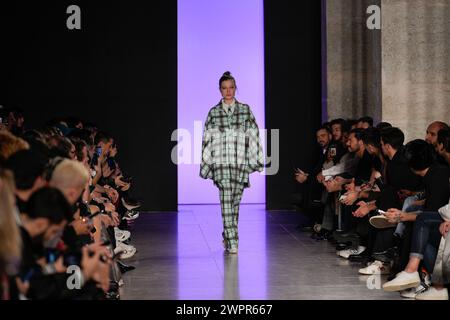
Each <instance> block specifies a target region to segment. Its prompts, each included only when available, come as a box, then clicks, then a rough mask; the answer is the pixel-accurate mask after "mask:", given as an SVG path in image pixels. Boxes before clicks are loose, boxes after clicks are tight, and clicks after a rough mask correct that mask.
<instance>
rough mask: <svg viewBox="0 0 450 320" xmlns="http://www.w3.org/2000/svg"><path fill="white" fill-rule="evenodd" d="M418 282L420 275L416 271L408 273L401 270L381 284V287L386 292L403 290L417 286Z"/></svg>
mask: <svg viewBox="0 0 450 320" xmlns="http://www.w3.org/2000/svg"><path fill="white" fill-rule="evenodd" d="M419 284H420V277H419V273H418V272H413V273H408V272H406V271H402V272H400V273H398V274H397V276H396V277H395V279H393V280H391V281H388V282H386V283H385V284H383V289H384V291H388V292H394V291H403V290H406V289H409V288H415V287H418V286H419Z"/></svg>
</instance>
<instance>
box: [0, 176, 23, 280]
mask: <svg viewBox="0 0 450 320" xmlns="http://www.w3.org/2000/svg"><path fill="white" fill-rule="evenodd" d="M17 214H18V212H17V208H16V206H15V197H14V179H13V175H12V173H11V172H10V171H8V170H3V169H0V273H1V272H3V271H5V269H6V268H8V267H9V266H10V265H11V264H14V263H16V262H18V261H19V259H20V256H21V246H22V241H21V237H20V232H19V227H18V225H17V219H16V218H17V217H16V215H17Z"/></svg>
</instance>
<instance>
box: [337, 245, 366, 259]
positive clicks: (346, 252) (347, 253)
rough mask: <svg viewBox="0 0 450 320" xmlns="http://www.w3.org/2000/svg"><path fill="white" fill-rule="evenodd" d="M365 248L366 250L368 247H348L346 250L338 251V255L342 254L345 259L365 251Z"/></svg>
mask: <svg viewBox="0 0 450 320" xmlns="http://www.w3.org/2000/svg"><path fill="white" fill-rule="evenodd" d="M364 250H366V247H363V246H358V248H357V249H346V250H341V251H338V256H340V257H342V258H344V259H348V257H350V256H351V255H358V254H361V253H363V252H364Z"/></svg>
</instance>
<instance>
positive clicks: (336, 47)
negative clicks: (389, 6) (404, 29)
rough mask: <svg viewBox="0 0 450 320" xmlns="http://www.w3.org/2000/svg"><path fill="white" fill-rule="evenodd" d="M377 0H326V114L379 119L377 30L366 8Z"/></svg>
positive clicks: (379, 52) (379, 87) (379, 46)
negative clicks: (370, 24) (369, 19)
mask: <svg viewBox="0 0 450 320" xmlns="http://www.w3.org/2000/svg"><path fill="white" fill-rule="evenodd" d="M374 4H375V5H381V0H327V2H326V6H327V8H326V10H327V74H328V75H327V80H328V81H327V87H328V91H327V96H328V100H327V107H328V108H327V109H328V118H329V119H333V118H341V117H343V118H358V117H361V116H363V115H368V116H372V117H373V118H374V119H375V121H376V122H377V121H380V119H381V100H382V99H381V32H380V30H369V29H368V28H367V24H366V21H367V17H368V15H367V13H366V11H367V8H368V6H370V5H374Z"/></svg>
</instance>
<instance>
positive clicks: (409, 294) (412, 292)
mask: <svg viewBox="0 0 450 320" xmlns="http://www.w3.org/2000/svg"><path fill="white" fill-rule="evenodd" d="M427 289H428V286H427V285H426V284H425V283H423V282H422V283H420V284H419V286H418V287H415V288H409V289H406V290H403V291H402V292H400V296H401V297H402V298H407V299H415V298H416V297H417V295H418V294H421V293H422V292H425V291H426V290H427Z"/></svg>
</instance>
